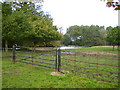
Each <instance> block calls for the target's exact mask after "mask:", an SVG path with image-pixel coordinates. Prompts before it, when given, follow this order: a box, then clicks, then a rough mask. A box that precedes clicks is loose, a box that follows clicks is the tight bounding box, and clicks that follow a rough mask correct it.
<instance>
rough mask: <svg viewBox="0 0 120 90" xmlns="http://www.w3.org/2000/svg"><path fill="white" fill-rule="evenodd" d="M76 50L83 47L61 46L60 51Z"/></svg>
mask: <svg viewBox="0 0 120 90" xmlns="http://www.w3.org/2000/svg"><path fill="white" fill-rule="evenodd" d="M77 48H83V46H62V47H60V49H77Z"/></svg>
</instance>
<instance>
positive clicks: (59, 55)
mask: <svg viewBox="0 0 120 90" xmlns="http://www.w3.org/2000/svg"><path fill="white" fill-rule="evenodd" d="M60 66H61V50H60V48H59V49H58V72H60Z"/></svg>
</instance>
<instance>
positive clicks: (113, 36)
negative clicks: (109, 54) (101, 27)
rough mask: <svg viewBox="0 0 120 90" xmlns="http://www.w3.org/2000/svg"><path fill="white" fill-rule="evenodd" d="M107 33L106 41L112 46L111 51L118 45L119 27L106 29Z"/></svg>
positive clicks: (119, 41)
mask: <svg viewBox="0 0 120 90" xmlns="http://www.w3.org/2000/svg"><path fill="white" fill-rule="evenodd" d="M107 30H108V33H107V41H108V42H110V43H111V44H112V46H113V50H114V47H115V45H118V50H119V45H120V36H119V34H120V28H119V27H114V28H113V27H107Z"/></svg>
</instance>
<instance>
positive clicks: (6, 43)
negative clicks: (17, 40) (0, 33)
mask: <svg viewBox="0 0 120 90" xmlns="http://www.w3.org/2000/svg"><path fill="white" fill-rule="evenodd" d="M7 51H8V41H7V40H5V52H7Z"/></svg>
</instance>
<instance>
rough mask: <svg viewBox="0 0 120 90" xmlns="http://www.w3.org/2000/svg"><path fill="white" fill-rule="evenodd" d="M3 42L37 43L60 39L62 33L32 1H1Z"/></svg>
mask: <svg viewBox="0 0 120 90" xmlns="http://www.w3.org/2000/svg"><path fill="white" fill-rule="evenodd" d="M2 6H3V8H2V15H3V20H2V23H3V35H2V36H3V42H5V41H7V42H8V44H9V45H10V44H15V43H16V44H19V45H25V44H24V42H25V43H27V42H29V43H31V44H29V45H37V44H40V43H45V45H47V43H48V42H51V41H57V40H60V39H61V37H62V35H61V34H60V33H59V32H58V31H57V27H56V26H54V25H53V21H52V18H50V17H49V16H50V15H48V14H45V13H44V12H43V11H39V12H38V11H37V10H38V9H40V7H41V6H40V5H39V8H38V7H36V6H35V3H32V2H12V3H10V2H3V3H2Z"/></svg>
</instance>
